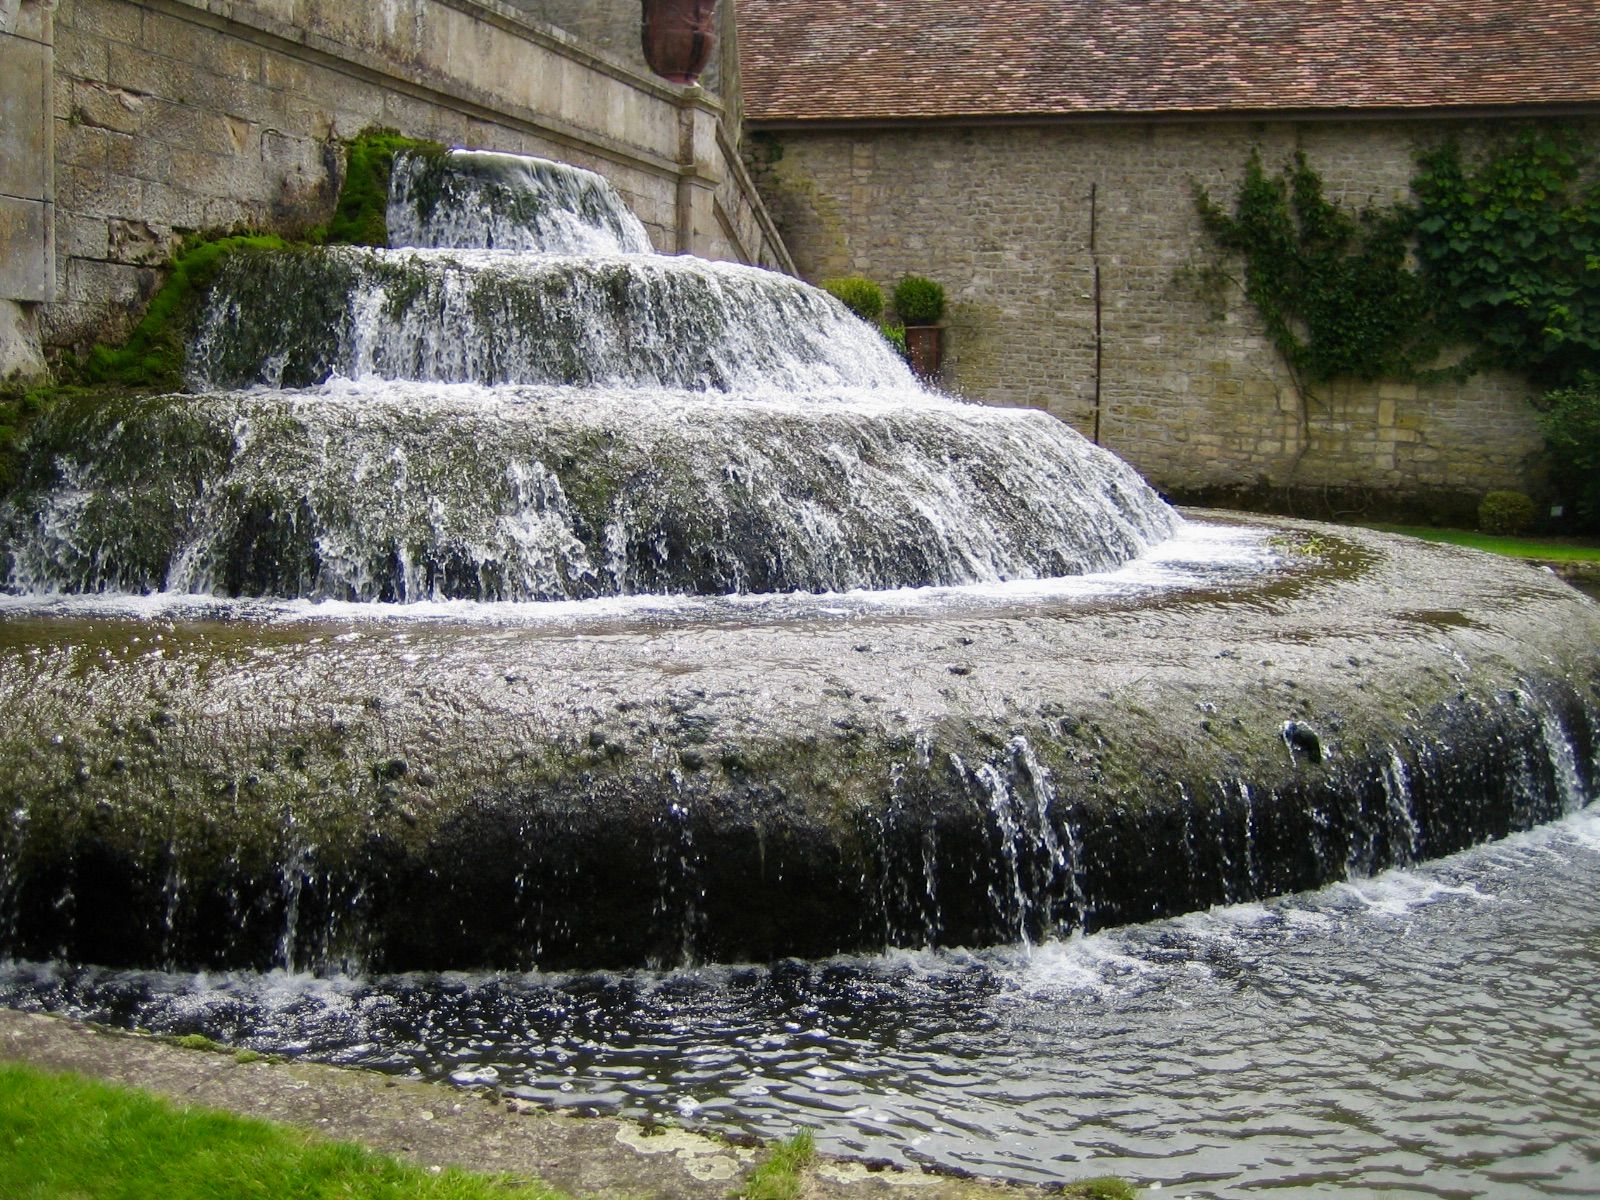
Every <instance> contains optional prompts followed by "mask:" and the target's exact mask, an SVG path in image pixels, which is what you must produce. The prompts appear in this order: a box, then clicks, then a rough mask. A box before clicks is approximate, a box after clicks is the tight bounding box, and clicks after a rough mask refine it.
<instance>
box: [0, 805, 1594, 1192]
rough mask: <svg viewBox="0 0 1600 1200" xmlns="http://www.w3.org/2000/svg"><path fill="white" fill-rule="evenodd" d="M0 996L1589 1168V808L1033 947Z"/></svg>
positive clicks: (942, 1110)
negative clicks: (1295, 887) (1326, 881)
mask: <svg viewBox="0 0 1600 1200" xmlns="http://www.w3.org/2000/svg"><path fill="white" fill-rule="evenodd" d="M0 1001H3V1002H4V1003H7V1004H9V1005H11V1006H13V1007H19V1008H27V1009H35V1008H42V1009H48V1010H52V1011H58V1012H68V1013H72V1014H75V1015H79V1016H84V1017H89V1018H92V1019H95V1020H103V1021H111V1022H114V1023H125V1024H134V1025H138V1026H142V1027H146V1028H152V1029H157V1030H162V1031H166V1032H171V1033H195V1032H198V1033H204V1034H207V1035H209V1036H211V1037H214V1038H217V1039H219V1040H221V1041H224V1042H226V1043H228V1044H230V1045H235V1046H240V1047H248V1048H251V1049H255V1050H259V1051H267V1052H277V1053H285V1054H290V1055H305V1056H308V1057H312V1058H316V1059H320V1060H325V1061H331V1062H338V1063H347V1064H353V1065H360V1066H365V1067H373V1068H377V1069H379V1070H384V1071H392V1072H397V1073H401V1074H406V1075H412V1076H421V1077H427V1078H434V1079H451V1080H454V1081H455V1082H456V1083H458V1084H460V1085H462V1086H465V1087H485V1086H492V1087H495V1088H499V1089H502V1090H504V1091H507V1092H509V1093H512V1094H515V1095H518V1096H521V1097H525V1098H527V1099H531V1100H535V1101H538V1102H541V1103H547V1104H552V1105H557V1106H562V1107H570V1108H574V1109H577V1110H581V1111H605V1112H622V1113H627V1114H631V1115H634V1116H638V1117H647V1118H652V1119H655V1120H661V1121H675V1122H679V1123H682V1124H684V1125H688V1126H708V1127H711V1128H715V1129H722V1130H738V1131H750V1132H755V1133H758V1134H762V1135H783V1134H786V1133H788V1132H791V1131H792V1130H793V1129H795V1128H796V1127H799V1126H805V1127H809V1128H811V1129H813V1130H815V1131H816V1133H817V1138H818V1143H819V1145H820V1146H821V1147H822V1148H823V1149H825V1150H828V1151H832V1152H837V1153H847V1154H852V1155H860V1156H866V1157H868V1158H878V1159H884V1160H888V1161H892V1162H899V1163H911V1162H917V1163H933V1164H937V1165H939V1166H941V1167H944V1168H951V1169H964V1170H970V1171H973V1172H977V1173H980V1174H984V1175H993V1176H1000V1177H1005V1178H1010V1179H1020V1180H1028V1181H1032V1182H1041V1183H1048V1182H1053V1181H1059V1180H1070V1179H1074V1178H1082V1177H1084V1176H1086V1175H1092V1174H1101V1173H1118V1174H1122V1175H1124V1176H1125V1177H1127V1178H1129V1179H1131V1180H1134V1181H1137V1182H1139V1183H1141V1184H1142V1185H1143V1186H1146V1187H1152V1186H1153V1185H1156V1184H1160V1185H1162V1188H1163V1191H1164V1192H1170V1193H1171V1194H1174V1195H1188V1196H1193V1197H1243V1196H1253V1195H1260V1194H1263V1193H1272V1194H1280V1195H1283V1194H1287V1195H1297V1196H1302V1195H1329V1194H1338V1195H1341V1196H1342V1195H1352V1196H1374V1197H1376V1196H1437V1197H1460V1198H1466V1197H1481V1196H1493V1197H1505V1198H1515V1197H1524V1196H1593V1195H1595V1194H1597V1193H1600V1029H1597V1028H1596V1025H1595V1022H1594V1013H1595V1011H1596V1009H1597V1006H1600V811H1597V810H1595V809H1587V810H1584V811H1583V812H1580V813H1578V814H1575V815H1573V816H1571V817H1568V818H1565V819H1564V820H1562V821H1559V822H1556V823H1555V824H1552V825H1548V826H1545V827H1542V828H1540V829H1538V830H1535V831H1532V832H1530V833H1524V834H1518V835H1514V836H1513V837H1511V838H1509V839H1507V840H1505V841H1503V842H1499V843H1496V844H1493V845H1489V846H1485V847H1481V848H1478V849H1476V850H1472V851H1469V852H1466V853H1464V854H1459V855H1456V856H1454V857H1451V858H1448V859H1444V860H1440V861H1438V862H1435V863H1432V864H1427V865H1424V866H1419V867H1415V868H1412V869H1409V870H1401V871H1390V872H1385V873H1383V874H1381V875H1379V876H1377V877H1375V878H1372V879H1368V880H1362V881H1359V882H1353V883H1349V884H1341V885H1337V886H1334V887H1331V888H1327V889H1324V890H1322V891H1319V892H1315V893H1311V894H1305V895H1298V896H1290V897H1286V898H1284V899H1281V900H1276V901H1271V902H1268V903H1264V904H1247V905H1235V906H1230V907H1226V908H1219V909H1214V910H1212V911H1210V912H1207V913H1199V914H1195V915H1193V916H1189V917H1184V918H1181V919H1177V920H1170V921H1160V922H1156V923H1153V924H1149V925H1142V926H1133V927H1129V928H1124V929H1119V930H1113V931H1108V932H1104V933H1099V934H1095V935H1093V936H1089V937H1074V938H1071V939H1069V940H1066V941H1054V942H1048V943H1045V944H1043V945H1040V946H1036V947H1034V948H1032V949H1031V950H1029V949H1026V948H1021V947H1013V948H1009V949H996V950H991V951H985V952H980V953H971V954H967V953H960V952H944V953H928V952H924V953H901V954H895V955H890V956H884V957H870V958H840V959H833V960H828V961H823V962H810V963H808V962H799V961H790V962H783V963H779V964H776V965H773V966H770V967H739V966H725V967H709V968H703V969H698V970H684V971H674V972H666V973H651V972H629V973H619V974H611V973H606V974H582V975H537V974H536V975H494V976H471V975H450V976H415V975H413V976H401V977H391V978H379V979H359V978H349V977H339V978H332V979H314V978H311V977H307V976H292V975H283V974H274V975H268V976H256V975H212V976H180V975H163V974H156V973H121V974H113V973H108V972H103V971H97V970H94V969H91V968H82V969H75V968H69V967H65V966H60V965H40V964H12V965H11V966H10V967H9V968H8V969H7V970H6V971H5V972H4V974H3V976H0ZM1157 1194H1161V1193H1157Z"/></svg>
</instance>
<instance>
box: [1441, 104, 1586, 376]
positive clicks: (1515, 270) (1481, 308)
mask: <svg viewBox="0 0 1600 1200" xmlns="http://www.w3.org/2000/svg"><path fill="white" fill-rule="evenodd" d="M1412 188H1413V190H1414V191H1415V193H1416V196H1417V205H1416V208H1415V221H1414V227H1415V236H1416V250H1417V258H1418V260H1419V262H1420V263H1421V266H1422V269H1423V271H1424V272H1425V273H1426V275H1427V277H1428V280H1429V283H1430V285H1431V288H1432V291H1433V296H1434V298H1435V305H1434V308H1433V311H1432V315H1433V317H1434V319H1435V320H1436V321H1437V322H1438V323H1439V325H1440V328H1441V330H1442V331H1443V332H1444V333H1445V334H1446V335H1447V336H1449V337H1451V338H1452V339H1454V340H1457V341H1461V342H1464V343H1466V344H1468V345H1471V346H1473V347H1474V361H1475V364H1482V365H1494V366H1502V367H1507V368H1510V369H1511V370H1513V371H1516V372H1518V373H1520V374H1523V375H1526V376H1527V377H1529V378H1530V379H1532V380H1533V381H1534V382H1536V383H1539V384H1542V385H1558V384H1565V383H1570V382H1572V381H1573V380H1575V379H1576V378H1577V377H1578V375H1579V374H1580V373H1582V372H1583V371H1585V370H1589V371H1593V370H1600V174H1597V173H1596V156H1595V153H1594V151H1593V150H1592V149H1590V148H1588V147H1586V146H1585V145H1584V144H1583V143H1582V141H1581V140H1580V139H1579V138H1578V137H1577V135H1576V134H1575V133H1574V132H1573V131H1572V130H1571V129H1568V128H1564V127H1555V128H1542V129H1533V130H1529V131H1527V132H1525V133H1524V134H1523V135H1522V136H1521V137H1520V138H1518V139H1517V141H1516V142H1515V143H1513V144H1512V145H1511V146H1509V147H1507V148H1505V149H1502V150H1501V151H1500V152H1498V153H1495V154H1491V155H1489V156H1487V157H1486V158H1484V159H1483V160H1481V161H1479V162H1476V163H1469V162H1467V161H1466V160H1465V159H1464V157H1463V156H1462V154H1461V151H1460V148H1459V147H1457V146H1454V145H1446V146H1444V147H1442V148H1440V149H1438V150H1435V151H1433V152H1431V153H1429V154H1426V155H1424V156H1423V158H1422V160H1421V170H1420V172H1419V173H1418V175H1417V176H1416V178H1415V179H1414V180H1413V181H1412Z"/></svg>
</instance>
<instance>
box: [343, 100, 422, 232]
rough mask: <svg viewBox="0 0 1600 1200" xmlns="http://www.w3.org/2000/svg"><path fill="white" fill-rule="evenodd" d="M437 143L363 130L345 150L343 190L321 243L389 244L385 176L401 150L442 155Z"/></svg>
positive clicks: (392, 168) (389, 171)
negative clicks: (323, 240)
mask: <svg viewBox="0 0 1600 1200" xmlns="http://www.w3.org/2000/svg"><path fill="white" fill-rule="evenodd" d="M444 149H445V148H444V147H443V146H442V145H440V144H439V143H438V142H432V141H427V140H424V139H421V138H410V137H404V136H402V135H401V134H400V133H399V132H398V131H397V130H394V129H379V128H372V129H365V130H363V131H362V132H361V133H360V134H358V135H357V136H356V137H355V138H354V139H352V140H351V141H350V142H349V143H348V145H347V146H346V155H345V172H344V186H343V187H342V188H340V189H339V203H338V205H337V206H336V207H335V209H334V213H333V220H332V221H330V222H329V223H328V227H327V230H326V231H325V240H327V241H329V242H339V243H343V244H346V245H351V246H387V245H388V244H389V222H388V218H387V211H388V207H389V175H390V173H391V172H392V171H393V170H394V158H395V155H396V154H399V153H400V152H401V151H403V150H410V151H414V152H417V153H424V154H443V153H444Z"/></svg>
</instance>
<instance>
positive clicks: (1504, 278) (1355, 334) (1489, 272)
mask: <svg viewBox="0 0 1600 1200" xmlns="http://www.w3.org/2000/svg"><path fill="white" fill-rule="evenodd" d="M1597 168H1600V161H1597V156H1596V154H1595V152H1594V151H1593V150H1592V149H1590V148H1589V147H1587V146H1586V145H1585V144H1584V142H1583V140H1582V139H1581V138H1580V137H1579V136H1578V134H1577V133H1576V132H1575V131H1574V130H1572V129H1570V128H1567V127H1561V126H1556V127H1550V126H1539V127H1535V128H1530V129H1527V130H1524V131H1522V132H1521V133H1519V134H1518V135H1516V136H1515V137H1513V138H1510V139H1508V140H1507V141H1506V142H1505V143H1504V144H1502V145H1501V146H1499V147H1497V148H1495V149H1493V150H1491V151H1489V152H1488V153H1486V154H1484V155H1482V156H1481V157H1479V158H1477V159H1475V160H1470V161H1469V159H1468V158H1467V157H1466V156H1465V155H1464V154H1463V152H1462V150H1461V148H1460V147H1459V146H1457V145H1455V144H1453V143H1449V144H1446V145H1444V146H1441V147H1439V148H1436V149H1434V150H1431V151H1429V152H1427V153H1426V154H1424V155H1422V157H1421V158H1420V159H1419V161H1418V171H1417V174H1416V175H1415V176H1414V178H1413V179H1412V191H1413V193H1414V195H1415V200H1414V202H1413V203H1410V204H1399V205H1395V206H1393V207H1392V208H1389V209H1385V210H1378V209H1370V208H1369V209H1365V210H1363V211H1362V212H1360V213H1359V214H1356V215H1351V214H1350V213H1348V212H1345V211H1344V210H1342V209H1341V208H1339V206H1338V205H1336V204H1334V203H1332V202H1331V201H1329V200H1328V199H1327V198H1326V196H1325V195H1324V194H1323V186H1322V180H1321V178H1320V177H1319V176H1318V175H1317V173H1316V172H1315V171H1314V170H1313V169H1312V168H1311V166H1310V164H1309V163H1308V162H1307V161H1306V157H1305V155H1303V154H1296V155H1295V157H1294V159H1293V160H1292V161H1291V162H1290V163H1289V165H1288V166H1286V167H1285V168H1284V169H1283V171H1282V172H1280V173H1279V174H1277V175H1270V174H1268V172H1267V171H1266V169H1265V168H1264V167H1263V166H1262V163H1261V157H1260V155H1259V153H1252V155H1251V157H1250V161H1249V163H1248V164H1247V166H1246V169H1245V178H1244V181H1243V183H1242V184H1241V185H1240V187H1239V192H1238V194H1237V196H1236V197H1235V199H1234V203H1233V208H1232V211H1231V212H1230V211H1228V210H1226V209H1224V208H1223V207H1222V206H1221V205H1219V204H1218V203H1217V202H1216V201H1214V200H1213V199H1212V198H1211V196H1210V195H1209V194H1208V193H1207V192H1206V191H1205V190H1204V189H1203V188H1196V192H1195V201H1196V205H1197V207H1198V209H1199V212H1200V218H1201V221H1202V223H1203V224H1204V226H1205V228H1206V230H1207V232H1209V233H1210V234H1211V237H1212V239H1213V241H1214V242H1215V243H1216V245H1217V246H1218V248H1220V249H1222V250H1226V251H1232V252H1234V253H1236V254H1237V255H1238V256H1239V257H1240V259H1242V261H1243V264H1244V278H1243V280H1242V286H1243V289H1244V292H1245V295H1246V296H1248V297H1249V299H1250V301H1251V303H1252V304H1253V305H1254V306H1255V308H1256V310H1257V312H1258V313H1259V314H1260V315H1261V319H1262V321H1263V322H1264V323H1265V325H1266V328H1267V332H1268V334H1269V335H1270V336H1271V338H1272V340H1273V344H1274V345H1275V346H1277V348H1278V350H1279V351H1280V352H1281V353H1282V354H1283V356H1284V359H1285V360H1286V361H1287V362H1288V364H1289V366H1290V367H1291V369H1292V370H1294V371H1295V372H1296V373H1297V375H1298V376H1300V377H1301V378H1303V379H1305V380H1308V381H1312V382H1323V381H1327V380H1330V379H1336V378H1341V377H1345V378H1356V379H1377V378H1405V377H1409V376H1414V375H1416V374H1418V373H1419V372H1421V371H1423V370H1424V369H1426V368H1427V366H1428V364H1429V361H1430V359H1432V358H1433V357H1434V355H1435V354H1436V353H1437V352H1438V350H1439V349H1440V348H1441V347H1443V346H1445V345H1448V344H1458V345H1461V346H1464V347H1466V348H1467V350H1468V357H1467V358H1466V360H1465V361H1464V362H1463V363H1461V364H1460V366H1459V367H1458V368H1457V369H1458V370H1460V371H1465V372H1470V371H1473V370H1477V369H1480V368H1483V367H1487V366H1498V367H1505V368H1508V369H1510V370H1513V371H1516V372H1518V373H1520V374H1523V375H1525V376H1527V377H1528V378H1529V379H1531V380H1532V381H1534V382H1535V383H1538V384H1541V385H1543V386H1558V385H1561V384H1565V383H1570V382H1571V381H1573V380H1575V379H1576V378H1577V377H1578V376H1579V375H1580V374H1582V373H1583V372H1584V371H1591V372H1592V371H1596V370H1600V169H1597ZM1413 261H1414V265H1413Z"/></svg>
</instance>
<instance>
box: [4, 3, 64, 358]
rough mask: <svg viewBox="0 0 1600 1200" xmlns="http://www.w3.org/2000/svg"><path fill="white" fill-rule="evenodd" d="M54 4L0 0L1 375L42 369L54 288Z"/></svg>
mask: <svg viewBox="0 0 1600 1200" xmlns="http://www.w3.org/2000/svg"><path fill="white" fill-rule="evenodd" d="M55 7H56V0H0V379H6V378H10V377H13V376H17V375H23V376H33V375H41V374H43V373H44V371H45V361H44V355H43V354H42V353H41V351H40V347H39V322H38V306H39V305H40V304H43V303H45V302H47V301H50V300H53V299H55V290H56V254H55V148H54V136H53V134H54V131H53V126H52V121H51V107H52V106H51V90H52V78H53V75H54V71H55V45H54V43H55V31H54V18H53V13H54V11H55Z"/></svg>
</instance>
